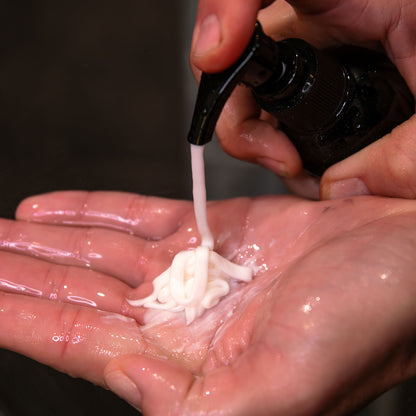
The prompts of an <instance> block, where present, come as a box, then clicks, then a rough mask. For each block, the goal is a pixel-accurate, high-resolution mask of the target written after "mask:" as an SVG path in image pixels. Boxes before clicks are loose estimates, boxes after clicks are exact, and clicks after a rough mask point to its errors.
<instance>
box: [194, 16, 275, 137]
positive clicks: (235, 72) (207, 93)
mask: <svg viewBox="0 0 416 416" xmlns="http://www.w3.org/2000/svg"><path fill="white" fill-rule="evenodd" d="M279 65H280V63H279V59H278V48H277V44H276V43H275V42H274V41H273V40H272V39H270V38H269V37H267V36H265V35H264V33H263V31H262V29H261V26H260V24H259V23H256V26H255V29H254V34H253V36H252V38H251V40H250V43H249V45H248V46H247V48H246V49H245V51H244V53H243V55H242V56H241V57H240V58H239V60H238V61H237V62H236V63H235V64H234V65H232V66H231V67H230V68H228V69H226V70H225V71H223V72H220V73H215V74H207V73H205V72H204V73H202V76H201V81H200V84H199V89H198V95H197V99H196V104H195V109H194V115H193V118H192V123H191V128H190V131H189V134H188V141H189V142H190V143H192V144H196V145H204V144H205V143H207V142H209V141H210V140H211V139H212V135H213V134H214V130H215V125H216V124H217V121H218V118H219V116H220V114H221V111H222V109H223V107H224V104H225V102H226V101H227V99H228V98H229V96H230V95H231V93H232V91H233V90H234V88H235V87H236V86H237V84H239V83H240V82H244V83H245V84H247V85H250V86H252V87H256V86H258V85H260V84H263V83H264V82H265V81H266V80H267V79H268V78H270V77H271V76H272V75H273V74H276V71H279V70H280V68H279Z"/></svg>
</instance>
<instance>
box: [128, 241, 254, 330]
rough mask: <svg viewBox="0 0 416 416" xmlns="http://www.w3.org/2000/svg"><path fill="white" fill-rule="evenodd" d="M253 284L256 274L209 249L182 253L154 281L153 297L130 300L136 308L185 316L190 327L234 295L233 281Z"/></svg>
mask: <svg viewBox="0 0 416 416" xmlns="http://www.w3.org/2000/svg"><path fill="white" fill-rule="evenodd" d="M231 279H236V280H240V281H243V282H249V281H250V280H251V279H252V270H251V269H250V268H248V267H245V266H240V265H237V264H234V263H232V262H230V261H229V260H227V259H225V258H224V257H222V256H220V255H219V254H218V253H216V252H215V251H212V250H210V249H209V247H206V246H199V247H197V248H196V249H194V250H186V251H181V252H179V253H178V254H176V256H175V257H174V259H173V261H172V265H171V266H170V267H169V269H167V270H166V271H165V272H163V273H162V274H161V275H159V276H158V277H156V278H155V279H154V280H153V293H152V294H150V295H149V296H147V297H146V298H143V299H138V300H129V303H130V304H131V305H133V306H143V307H145V308H153V309H162V310H166V311H170V312H182V311H184V313H185V319H186V323H187V325H188V324H190V323H191V322H192V321H193V320H195V319H196V318H198V317H199V316H201V315H202V314H203V312H204V311H205V310H206V309H210V308H212V307H214V306H215V305H217V304H218V302H219V301H220V299H221V298H222V297H224V296H225V295H227V294H228V293H229V291H230V280H231Z"/></svg>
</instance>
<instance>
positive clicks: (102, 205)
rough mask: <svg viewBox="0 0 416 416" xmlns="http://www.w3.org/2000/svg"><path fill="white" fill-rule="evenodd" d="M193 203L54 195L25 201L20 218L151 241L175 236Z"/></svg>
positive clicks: (114, 195)
mask: <svg viewBox="0 0 416 416" xmlns="http://www.w3.org/2000/svg"><path fill="white" fill-rule="evenodd" d="M191 208H192V207H191V206H190V204H189V203H187V202H185V201H175V200H169V199H163V198H157V197H148V196H142V195H136V194H129V193H123V192H82V191H76V192H74V191H68V192H53V193H49V194H44V195H37V196H33V197H30V198H28V199H26V200H24V201H23V202H22V203H21V204H20V205H19V207H18V208H17V212H16V217H17V218H18V219H21V220H26V221H38V222H45V223H52V224H70V225H73V224H76V225H95V226H101V227H108V228H114V229H119V230H123V231H128V232H131V233H134V234H136V235H138V236H141V237H144V238H150V239H160V238H163V237H166V236H167V235H170V234H172V233H173V232H174V231H175V230H176V229H177V228H178V227H179V225H180V223H181V218H182V217H183V216H184V215H185V214H186V213H188V212H189V211H190V210H191Z"/></svg>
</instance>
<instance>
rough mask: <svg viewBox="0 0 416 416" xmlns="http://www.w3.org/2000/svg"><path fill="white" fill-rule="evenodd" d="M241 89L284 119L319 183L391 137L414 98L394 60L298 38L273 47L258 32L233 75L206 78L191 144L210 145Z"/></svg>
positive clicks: (286, 129) (281, 122)
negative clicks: (322, 48) (233, 96)
mask: <svg viewBox="0 0 416 416" xmlns="http://www.w3.org/2000/svg"><path fill="white" fill-rule="evenodd" d="M238 83H243V84H245V85H247V86H249V87H250V88H251V89H252V92H253V95H254V97H255V99H256V101H257V102H258V103H259V105H260V106H261V107H262V108H263V109H264V110H265V111H267V112H269V113H270V114H272V115H274V116H275V117H276V118H277V119H278V120H279V128H281V129H282V130H283V131H284V132H285V133H286V134H287V135H288V137H289V138H290V139H291V141H292V142H293V144H294V145H295V146H296V148H297V150H298V152H299V154H300V156H301V158H302V161H303V165H304V168H305V169H306V170H308V171H309V172H310V173H312V174H314V175H317V176H320V175H322V173H323V172H324V171H325V170H326V169H327V168H328V167H329V166H331V165H333V164H334V163H336V162H338V161H340V160H342V159H345V158H346V157H348V156H350V155H352V154H353V153H355V152H357V151H358V150H360V149H362V148H363V147H365V146H367V145H368V144H370V143H372V142H373V141H375V140H377V139H379V138H380V137H382V136H384V135H385V134H387V133H389V132H390V131H391V130H392V129H393V128H394V127H395V126H397V125H398V124H400V123H402V122H403V121H405V120H407V119H408V118H409V117H410V116H411V115H412V114H413V113H414V107H415V103H414V98H413V95H412V94H411V92H410V91H409V89H408V87H407V85H406V83H405V81H404V80H403V78H402V77H401V76H400V74H399V72H398V71H397V69H396V68H395V67H394V65H393V64H392V63H391V62H390V61H389V60H388V58H387V57H386V56H385V55H383V54H381V53H377V52H374V51H370V50H368V49H363V48H358V47H352V46H343V47H340V48H337V49H333V50H328V51H319V50H317V49H315V48H313V47H312V46H311V45H309V44H308V43H307V42H305V41H303V40H300V39H286V40H283V41H279V42H275V41H273V40H272V39H270V38H269V37H267V36H266V35H264V33H263V32H262V30H261V27H260V25H259V24H257V25H256V30H255V34H254V36H253V38H252V40H251V42H250V44H249V46H248V47H247V49H246V51H245V52H244V54H243V55H242V57H241V58H240V59H239V61H238V62H236V63H235V64H234V65H233V66H232V67H231V68H229V69H227V70H226V71H223V72H221V73H218V74H203V76H202V78H201V83H200V88H199V91H198V97H197V103H196V106H195V112H194V118H193V121H192V125H191V130H190V133H189V136H188V140H189V141H190V142H191V143H194V144H204V143H206V142H207V141H209V140H210V139H211V136H212V134H213V131H214V128H215V124H216V122H217V119H218V117H219V114H220V112H221V110H222V107H223V105H224V103H225V101H226V100H227V98H228V97H229V95H230V94H231V92H232V90H233V89H234V87H235V86H236V85H237V84H238Z"/></svg>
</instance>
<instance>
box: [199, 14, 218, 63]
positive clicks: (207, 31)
mask: <svg viewBox="0 0 416 416" xmlns="http://www.w3.org/2000/svg"><path fill="white" fill-rule="evenodd" d="M220 40H221V30H220V22H219V20H218V17H217V16H216V15H215V14H210V15H209V16H208V17H206V18H205V20H204V21H203V22H202V24H201V26H200V29H199V33H198V38H197V41H196V44H195V51H194V54H195V55H204V54H205V53H207V52H208V51H209V50H211V49H214V48H216V47H217V46H218V45H219V43H220Z"/></svg>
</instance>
